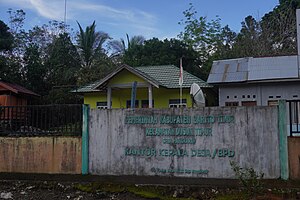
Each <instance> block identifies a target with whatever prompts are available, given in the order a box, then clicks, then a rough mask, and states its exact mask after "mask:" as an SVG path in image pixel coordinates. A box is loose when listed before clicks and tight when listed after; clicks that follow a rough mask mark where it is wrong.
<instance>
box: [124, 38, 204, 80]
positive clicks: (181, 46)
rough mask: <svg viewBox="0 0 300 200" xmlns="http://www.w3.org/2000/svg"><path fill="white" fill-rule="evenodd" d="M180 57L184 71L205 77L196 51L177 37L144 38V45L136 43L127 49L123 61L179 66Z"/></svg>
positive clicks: (137, 63) (145, 64)
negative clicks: (163, 38) (161, 38)
mask: <svg viewBox="0 0 300 200" xmlns="http://www.w3.org/2000/svg"><path fill="white" fill-rule="evenodd" d="M181 57H183V68H184V69H185V70H186V71H188V72H190V73H192V74H194V75H195V76H198V77H201V78H206V76H207V74H205V73H203V71H202V69H201V68H200V67H199V66H200V65H201V60H200V59H199V57H198V54H197V52H196V51H195V50H194V49H193V48H190V47H189V46H188V45H186V44H185V43H184V42H182V41H180V40H177V39H170V40H168V39H165V40H159V39H157V38H152V39H150V40H145V41H144V45H136V46H134V47H132V48H131V49H128V50H127V51H126V52H125V54H124V56H123V62H124V63H126V64H129V65H131V66H147V65H169V64H173V65H175V66H179V60H180V58H181Z"/></svg>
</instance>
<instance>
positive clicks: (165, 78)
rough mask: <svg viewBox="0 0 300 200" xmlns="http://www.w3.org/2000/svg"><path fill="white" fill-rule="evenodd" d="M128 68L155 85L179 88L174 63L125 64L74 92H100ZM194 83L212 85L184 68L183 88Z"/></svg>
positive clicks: (177, 72)
mask: <svg viewBox="0 0 300 200" xmlns="http://www.w3.org/2000/svg"><path fill="white" fill-rule="evenodd" d="M122 69H127V70H129V71H130V72H132V73H134V74H136V75H138V76H140V77H142V78H143V79H145V80H147V81H148V82H150V83H151V84H153V85H155V86H163V87H166V88H179V87H180V86H179V68H178V67H176V66H174V65H159V66H143V67H130V66H128V65H123V66H121V67H120V68H118V69H116V70H115V71H114V72H112V73H111V74H109V75H108V76H106V77H105V78H103V79H101V80H99V81H96V82H94V83H91V84H89V85H86V86H83V87H81V88H78V89H77V90H76V91H75V90H73V91H72V92H79V93H84V92H98V91H101V90H100V89H99V88H101V85H103V84H105V83H106V82H107V81H108V80H110V78H112V77H113V76H115V75H116V74H117V73H118V72H120V70H122ZM193 83H197V84H198V85H199V86H200V87H212V86H210V85H209V84H207V83H206V82H205V81H203V80H202V79H200V78H198V77H196V76H194V75H192V74H190V73H188V72H186V71H184V70H183V85H182V88H189V87H190V86H191V85H192V84H193Z"/></svg>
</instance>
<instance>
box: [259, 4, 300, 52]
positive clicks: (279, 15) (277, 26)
mask: <svg viewBox="0 0 300 200" xmlns="http://www.w3.org/2000/svg"><path fill="white" fill-rule="evenodd" d="M299 8H300V1H299V0H280V1H279V5H278V6H276V7H275V8H274V9H273V10H272V11H271V12H269V13H267V14H265V15H264V16H263V18H262V20H261V28H262V36H263V38H264V44H265V45H267V46H268V47H269V49H268V50H269V54H272V55H290V54H296V53H297V44H296V42H297V41H296V38H297V26H296V9H299Z"/></svg>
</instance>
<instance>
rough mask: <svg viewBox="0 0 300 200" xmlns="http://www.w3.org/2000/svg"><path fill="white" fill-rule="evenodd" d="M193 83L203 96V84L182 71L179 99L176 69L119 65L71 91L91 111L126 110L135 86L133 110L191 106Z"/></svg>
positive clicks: (204, 87) (198, 79)
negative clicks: (93, 109) (98, 109)
mask: <svg viewBox="0 0 300 200" xmlns="http://www.w3.org/2000/svg"><path fill="white" fill-rule="evenodd" d="M134 82H136V84H135V86H133V85H134ZM193 83H197V84H198V85H199V86H200V88H201V89H203V92H204V93H205V91H206V90H205V89H209V88H211V86H210V85H208V84H207V83H206V82H205V81H203V80H201V79H200V78H198V77H196V76H194V75H192V74H190V73H188V72H186V71H183V85H182V98H181V99H180V86H179V68H178V67H176V66H173V65H163V66H144V67H131V66H128V65H122V66H120V67H119V68H117V69H116V70H115V71H113V72H112V73H111V74H109V75H107V76H106V77H105V78H103V79H101V80H99V81H96V82H94V83H92V84H90V85H87V86H85V87H81V88H79V89H77V90H76V91H73V92H78V93H81V94H82V95H83V96H84V103H85V104H89V105H90V106H91V108H100V109H101V108H102V109H106V108H130V107H131V97H132V92H133V91H135V90H132V89H133V88H135V87H136V91H135V96H136V98H135V103H134V104H133V105H135V107H136V108H169V107H180V106H183V107H192V98H191V96H190V87H191V85H192V84H193ZM180 103H182V105H181V104H180Z"/></svg>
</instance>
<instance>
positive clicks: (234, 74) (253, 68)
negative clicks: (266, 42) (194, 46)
mask: <svg viewBox="0 0 300 200" xmlns="http://www.w3.org/2000/svg"><path fill="white" fill-rule="evenodd" d="M298 71H299V67H298V64H297V56H278V57H263V58H252V57H250V58H237V59H229V60H219V61H214V62H213V65H212V68H211V71H210V74H209V77H208V80H207V82H208V83H212V84H217V83H235V82H250V81H265V80H284V79H299V73H298Z"/></svg>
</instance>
